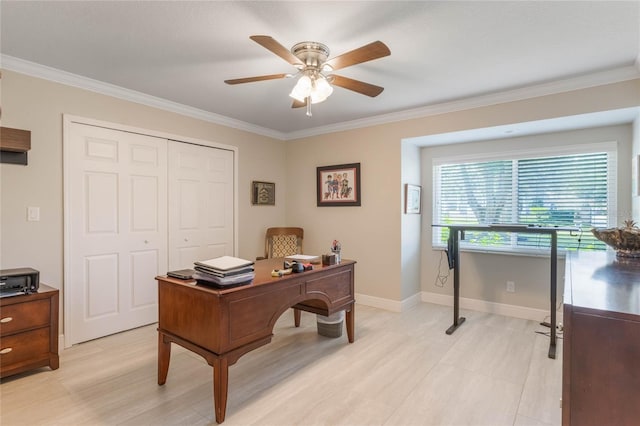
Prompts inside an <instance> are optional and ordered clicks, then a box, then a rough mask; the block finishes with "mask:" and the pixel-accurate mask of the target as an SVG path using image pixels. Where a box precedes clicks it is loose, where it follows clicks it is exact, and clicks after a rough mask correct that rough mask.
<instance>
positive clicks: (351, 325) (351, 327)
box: [345, 305, 355, 343]
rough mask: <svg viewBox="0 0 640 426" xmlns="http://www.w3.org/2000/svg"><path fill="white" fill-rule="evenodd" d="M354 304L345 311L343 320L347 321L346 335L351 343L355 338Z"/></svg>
mask: <svg viewBox="0 0 640 426" xmlns="http://www.w3.org/2000/svg"><path fill="white" fill-rule="evenodd" d="M354 310H355V306H354V305H352V306H351V309H349V310H348V311H347V314H346V318H345V321H346V323H347V337H348V338H349V343H353V341H354V339H355V312H354Z"/></svg>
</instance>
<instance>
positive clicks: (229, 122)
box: [0, 55, 286, 140]
mask: <svg viewBox="0 0 640 426" xmlns="http://www.w3.org/2000/svg"><path fill="white" fill-rule="evenodd" d="M0 61H1V62H0V63H1V65H2V68H4V69H7V70H9V71H15V72H18V73H20V74H25V75H28V76H31V77H36V78H42V79H44V80H49V81H53V82H55V83H60V84H64V85H67V86H72V87H76V88H79V89H84V90H89V91H91V92H95V93H100V94H102V95H107V96H112V97H114V98H118V99H122V100H125V101H130V102H134V103H137V104H141V105H146V106H150V107H153V108H158V109H162V110H165V111H169V112H174V113H176V114H180V115H183V116H186V117H191V118H195V119H198V120H202V121H207V122H210V123H214V124H219V125H221V126H226V127H231V128H233V129H238V130H244V131H247V132H251V133H256V134H259V135H262V136H267V137H270V138H274V139H279V140H285V139H286V135H285V134H284V133H282V132H278V131H275V130H273V129H267V128H265V127H260V126H256V125H254V124H250V123H247V122H245V121H241V120H236V119H233V118H229V117H225V116H223V115H220V114H215V113H211V112H208V111H204V110H201V109H198V108H193V107H190V106H187V105H184V104H180V103H177V102H172V101H168V100H166V99H162V98H158V97H155V96H150V95H147V94H144V93H141V92H137V91H135V90H129V89H125V88H123V87H120V86H116V85H113V84H109V83H104V82H102V81H99V80H94V79H91V78H87V77H83V76H80V75H77V74H72V73H70V72H66V71H62V70H59V69H56V68H51V67H47V66H44V65H40V64H37V63H35V62H29V61H25V60H24V59H20V58H15V57H13V56H8V55H1V56H0Z"/></svg>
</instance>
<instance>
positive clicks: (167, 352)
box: [158, 331, 171, 385]
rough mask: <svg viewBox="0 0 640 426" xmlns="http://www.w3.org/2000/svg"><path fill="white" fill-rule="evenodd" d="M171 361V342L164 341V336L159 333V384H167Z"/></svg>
mask: <svg viewBox="0 0 640 426" xmlns="http://www.w3.org/2000/svg"><path fill="white" fill-rule="evenodd" d="M170 359H171V342H166V341H165V340H164V334H162V332H160V331H158V384H159V385H164V384H165V383H166V382H167V374H168V373H169V360H170Z"/></svg>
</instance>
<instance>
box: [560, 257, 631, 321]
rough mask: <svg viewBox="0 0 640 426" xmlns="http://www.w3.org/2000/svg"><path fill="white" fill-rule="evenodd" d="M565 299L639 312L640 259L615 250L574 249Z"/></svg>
mask: <svg viewBox="0 0 640 426" xmlns="http://www.w3.org/2000/svg"><path fill="white" fill-rule="evenodd" d="M565 303H567V304H570V305H572V306H574V307H582V308H587V309H597V310H603V311H609V312H619V313H623V314H631V315H640V259H628V258H618V257H616V254H615V252H613V251H612V250H607V251H606V252H603V251H598V252H587V251H585V252H577V253H576V252H572V253H570V255H569V258H568V259H567V271H566V284H565Z"/></svg>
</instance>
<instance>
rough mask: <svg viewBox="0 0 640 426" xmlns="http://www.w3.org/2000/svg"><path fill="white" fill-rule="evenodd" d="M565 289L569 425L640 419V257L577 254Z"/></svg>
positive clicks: (565, 417) (564, 377)
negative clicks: (621, 257) (624, 257)
mask: <svg viewBox="0 0 640 426" xmlns="http://www.w3.org/2000/svg"><path fill="white" fill-rule="evenodd" d="M566 265H567V267H566V268H567V269H566V276H565V293H564V298H565V299H564V344H563V366H562V424H563V425H580V426H588V425H617V426H624V425H637V424H638V421H639V419H640V403H639V401H640V259H631V260H629V259H618V258H616V256H615V254H614V253H612V252H607V253H602V252H600V253H593V252H591V253H589V252H584V253H572V255H571V257H570V258H569V259H568V261H567V263H566Z"/></svg>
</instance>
